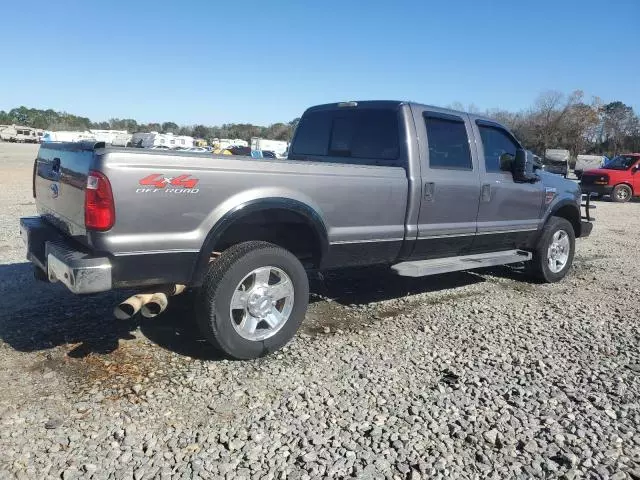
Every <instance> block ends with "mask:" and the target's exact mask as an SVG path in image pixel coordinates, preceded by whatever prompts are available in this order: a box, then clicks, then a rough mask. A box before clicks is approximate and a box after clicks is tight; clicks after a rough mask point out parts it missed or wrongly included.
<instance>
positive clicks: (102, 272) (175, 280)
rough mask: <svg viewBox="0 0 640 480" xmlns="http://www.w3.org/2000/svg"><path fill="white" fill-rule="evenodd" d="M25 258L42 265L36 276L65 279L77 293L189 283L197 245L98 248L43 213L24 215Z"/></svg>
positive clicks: (22, 233)
mask: <svg viewBox="0 0 640 480" xmlns="http://www.w3.org/2000/svg"><path fill="white" fill-rule="evenodd" d="M20 234H21V235H22V239H23V241H24V243H25V246H26V247H27V260H29V261H30V262H31V263H33V264H34V265H35V266H36V268H38V269H40V270H41V272H42V275H38V278H43V277H44V279H47V280H48V281H49V282H52V283H53V282H61V283H63V284H64V285H65V286H66V287H67V288H68V289H69V290H71V291H72V292H73V293H97V292H105V291H107V290H112V289H115V288H138V287H150V286H157V285H172V284H182V285H191V283H192V277H193V271H194V268H195V264H196V260H197V258H198V252H197V251H162V252H135V253H131V254H121V255H111V254H106V253H102V254H101V253H96V252H95V251H91V249H89V248H87V247H85V246H84V245H81V244H79V243H78V242H76V241H74V240H73V239H72V238H71V237H69V236H66V235H64V234H62V233H61V232H60V231H59V230H58V229H56V228H55V227H54V226H52V225H51V224H49V223H47V222H46V221H45V220H43V219H42V218H41V217H25V218H21V219H20Z"/></svg>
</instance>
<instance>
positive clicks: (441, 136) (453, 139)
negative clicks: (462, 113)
mask: <svg viewBox="0 0 640 480" xmlns="http://www.w3.org/2000/svg"><path fill="white" fill-rule="evenodd" d="M424 121H425V126H426V129H427V142H428V143H429V167H430V168H444V169H450V170H473V163H472V161H471V150H470V149H469V137H468V136H467V129H466V126H465V123H464V120H463V119H462V117H456V116H454V115H437V114H436V115H430V114H425V115H424Z"/></svg>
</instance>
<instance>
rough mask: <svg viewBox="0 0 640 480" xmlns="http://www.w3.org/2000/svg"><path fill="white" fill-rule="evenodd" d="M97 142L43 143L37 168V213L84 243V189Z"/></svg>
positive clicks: (37, 160)
mask: <svg viewBox="0 0 640 480" xmlns="http://www.w3.org/2000/svg"><path fill="white" fill-rule="evenodd" d="M94 146H95V143H94V142H80V143H45V144H42V146H41V147H40V150H39V152H38V158H37V159H36V165H35V169H34V175H35V177H34V189H35V195H36V206H37V208H38V213H40V215H42V216H43V217H45V218H46V219H47V220H48V221H49V222H50V223H52V224H53V225H55V226H56V227H58V228H59V229H60V230H62V231H63V232H65V233H67V234H69V235H71V236H73V237H76V238H77V239H78V240H81V241H82V240H84V237H85V235H86V230H85V227H84V190H85V188H86V185H87V176H88V173H89V170H90V169H91V165H92V163H93V157H94Z"/></svg>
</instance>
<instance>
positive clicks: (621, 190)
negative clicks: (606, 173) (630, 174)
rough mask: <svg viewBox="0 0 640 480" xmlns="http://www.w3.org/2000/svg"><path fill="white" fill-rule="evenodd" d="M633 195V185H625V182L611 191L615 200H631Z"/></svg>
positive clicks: (612, 198)
mask: <svg viewBox="0 0 640 480" xmlns="http://www.w3.org/2000/svg"><path fill="white" fill-rule="evenodd" d="M632 196H633V192H632V191H631V187H630V186H629V185H625V184H624V183H621V184H620V185H616V186H615V187H614V189H613V191H612V192H611V200H613V201H614V202H620V203H624V202H628V201H629V200H631V197H632Z"/></svg>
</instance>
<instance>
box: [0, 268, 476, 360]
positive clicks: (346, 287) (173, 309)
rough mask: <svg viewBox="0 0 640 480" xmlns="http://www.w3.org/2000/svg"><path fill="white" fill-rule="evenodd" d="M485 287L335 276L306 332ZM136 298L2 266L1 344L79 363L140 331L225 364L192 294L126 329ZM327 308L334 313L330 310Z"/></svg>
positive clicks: (468, 280) (368, 271)
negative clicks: (364, 311) (402, 303)
mask: <svg viewBox="0 0 640 480" xmlns="http://www.w3.org/2000/svg"><path fill="white" fill-rule="evenodd" d="M482 281H484V279H483V278H482V277H480V276H478V275H475V274H472V273H465V272H460V273H451V274H444V275H439V276H435V277H425V278H403V277H398V276H396V275H393V274H392V273H391V272H390V271H389V270H388V269H385V268H363V269H355V270H348V271H342V272H331V273H328V274H325V275H324V277H323V278H322V279H312V281H311V284H310V286H311V297H310V303H311V307H310V314H309V315H308V316H307V320H306V321H305V324H313V328H320V329H322V328H323V326H324V325H328V324H331V323H332V322H333V321H334V320H333V319H332V318H331V317H332V316H340V315H341V314H342V313H343V312H345V311H347V310H348V309H349V308H353V307H354V306H359V305H367V304H369V303H372V302H381V301H384V300H391V299H396V298H402V297H406V296H409V295H416V294H420V293H427V292H437V291H442V290H447V289H455V288H458V287H463V286H465V285H471V284H474V283H478V282H482ZM133 293H135V292H124V291H118V292H108V293H104V294H96V295H85V296H76V295H73V294H71V293H70V292H68V291H67V290H66V289H65V288H64V287H63V286H62V285H48V284H45V283H42V282H37V281H36V280H34V278H33V272H32V266H31V265H30V264H29V263H17V264H3V265H0V298H1V299H2V307H1V309H0V339H1V340H2V341H3V342H4V343H6V344H8V345H9V346H10V347H11V348H13V349H15V350H17V351H21V352H37V351H46V350H49V349H52V348H56V347H63V348H66V349H67V353H66V354H67V355H68V356H70V357H74V358H82V357H86V356H88V355H91V354H109V353H112V352H114V351H115V350H117V349H118V347H119V344H120V341H121V340H124V341H127V340H133V339H135V338H136V335H135V334H136V332H137V331H138V329H139V331H140V332H141V333H142V335H144V337H146V338H147V339H148V340H150V341H151V342H152V343H155V344H156V345H158V346H159V347H161V348H163V349H165V350H167V351H170V352H174V353H178V354H179V355H185V356H189V357H192V358H196V359H203V360H205V359H206V360H217V359H220V358H221V356H220V355H219V353H218V352H217V351H216V350H215V349H214V348H213V347H211V345H209V343H208V342H207V341H206V340H205V339H204V338H203V336H202V335H201V334H200V332H199V331H198V328H197V326H196V324H195V320H194V313H193V306H192V296H191V295H192V294H190V293H187V294H183V295H181V296H179V297H175V298H173V299H172V301H171V302H170V308H169V309H168V310H167V311H166V312H165V313H163V314H162V315H160V316H158V317H156V318H154V319H145V318H142V317H140V316H139V315H138V316H136V317H134V318H133V319H131V320H127V321H122V320H116V319H115V318H114V317H113V314H112V312H113V307H114V306H115V305H116V304H117V303H118V302H120V301H121V300H123V299H124V298H126V297H127V296H128V295H130V294H133ZM327 299H330V300H331V301H330V302H328V301H327ZM316 305H319V306H320V307H321V308H316V307H315V306H316ZM327 305H330V308H329V310H331V311H329V310H328V309H327V308H325V307H327ZM314 308H315V311H314ZM314 312H315V313H314ZM382 316H383V317H385V315H382ZM387 316H388V317H389V318H390V317H392V315H391V314H389V315H387ZM347 321H348V320H347ZM307 331H308V330H307ZM138 336H139V335H138Z"/></svg>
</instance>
